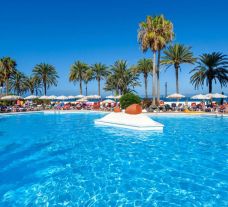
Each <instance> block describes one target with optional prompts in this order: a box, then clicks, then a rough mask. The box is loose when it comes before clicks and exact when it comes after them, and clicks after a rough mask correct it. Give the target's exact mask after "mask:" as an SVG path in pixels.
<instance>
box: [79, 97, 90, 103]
mask: <svg viewBox="0 0 228 207" xmlns="http://www.w3.org/2000/svg"><path fill="white" fill-rule="evenodd" d="M87 101H88V100H87V99H86V98H85V97H84V98H80V99H78V100H77V102H87Z"/></svg>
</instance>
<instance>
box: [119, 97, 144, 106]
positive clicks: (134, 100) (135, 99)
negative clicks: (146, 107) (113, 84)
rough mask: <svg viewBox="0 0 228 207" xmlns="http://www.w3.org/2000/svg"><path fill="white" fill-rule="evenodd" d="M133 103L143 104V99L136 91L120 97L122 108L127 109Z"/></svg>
mask: <svg viewBox="0 0 228 207" xmlns="http://www.w3.org/2000/svg"><path fill="white" fill-rule="evenodd" d="M131 104H141V99H140V97H139V96H137V95H136V94H134V93H126V94H125V95H123V96H122V97H121V98H120V106H121V108H122V109H126V108H127V107H128V106H130V105H131Z"/></svg>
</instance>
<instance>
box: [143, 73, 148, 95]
mask: <svg viewBox="0 0 228 207" xmlns="http://www.w3.org/2000/svg"><path fill="white" fill-rule="evenodd" d="M144 83H145V98H148V92H147V76H146V75H144Z"/></svg>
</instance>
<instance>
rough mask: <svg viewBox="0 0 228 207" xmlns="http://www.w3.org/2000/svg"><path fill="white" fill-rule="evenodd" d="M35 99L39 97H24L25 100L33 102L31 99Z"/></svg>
mask: <svg viewBox="0 0 228 207" xmlns="http://www.w3.org/2000/svg"><path fill="white" fill-rule="evenodd" d="M37 98H39V96H34V95H31V96H27V97H25V100H33V99H37Z"/></svg>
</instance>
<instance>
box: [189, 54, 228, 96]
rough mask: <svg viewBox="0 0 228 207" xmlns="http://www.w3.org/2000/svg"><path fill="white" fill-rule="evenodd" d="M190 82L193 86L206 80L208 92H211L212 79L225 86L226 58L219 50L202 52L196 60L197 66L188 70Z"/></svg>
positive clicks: (227, 68) (226, 79) (227, 75)
mask: <svg viewBox="0 0 228 207" xmlns="http://www.w3.org/2000/svg"><path fill="white" fill-rule="evenodd" d="M190 73H194V74H193V75H192V76H191V80H190V81H191V83H192V84H193V85H194V86H195V88H199V86H203V85H204V83H205V82H206V85H207V86H208V90H209V93H212V84H213V81H214V82H215V83H216V82H217V81H218V82H219V83H220V85H221V87H223V86H227V83H228V58H227V56H226V55H224V54H222V53H220V52H213V53H211V54H203V55H201V56H200V57H199V61H197V66H196V67H195V68H194V69H193V70H192V71H191V72H190Z"/></svg>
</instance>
